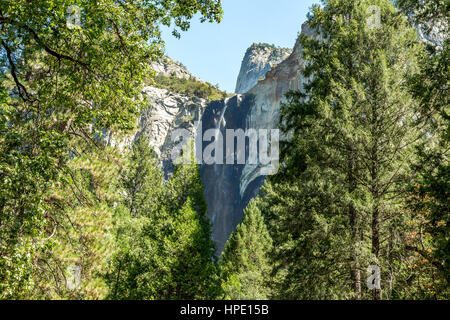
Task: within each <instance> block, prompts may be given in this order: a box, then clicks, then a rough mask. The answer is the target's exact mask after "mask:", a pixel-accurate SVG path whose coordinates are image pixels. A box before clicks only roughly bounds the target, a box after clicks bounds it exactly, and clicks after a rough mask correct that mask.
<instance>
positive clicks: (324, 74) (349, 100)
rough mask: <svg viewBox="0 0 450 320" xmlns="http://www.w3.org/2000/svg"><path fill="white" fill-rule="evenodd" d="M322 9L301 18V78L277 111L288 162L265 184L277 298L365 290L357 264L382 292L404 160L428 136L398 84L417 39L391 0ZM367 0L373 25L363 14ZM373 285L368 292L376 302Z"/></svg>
mask: <svg viewBox="0 0 450 320" xmlns="http://www.w3.org/2000/svg"><path fill="white" fill-rule="evenodd" d="M324 5H325V6H324V8H320V7H319V6H314V7H313V9H312V12H311V14H310V16H309V19H308V23H309V25H310V27H311V28H313V29H314V30H317V36H316V37H312V38H308V37H306V36H301V43H302V48H303V54H304V57H305V59H306V60H307V61H309V63H308V65H307V66H306V67H305V70H304V72H303V76H304V77H305V78H306V79H310V81H309V82H308V83H307V84H306V85H305V91H304V92H301V93H299V92H294V93H290V94H289V95H288V96H287V99H288V103H287V104H285V105H284V106H283V107H282V119H281V126H282V129H283V131H284V132H285V133H286V134H289V135H290V137H291V139H290V141H289V142H288V143H286V145H285V146H284V147H283V150H282V158H283V159H282V162H284V163H285V168H283V169H282V172H281V175H280V177H275V178H273V179H271V181H270V182H269V183H268V186H266V188H265V189H264V190H263V194H265V197H266V198H267V199H269V203H270V204H267V205H265V206H266V209H264V211H265V212H266V214H267V215H268V216H269V217H270V219H271V220H272V221H271V224H270V225H271V234H272V236H273V238H274V241H275V245H276V246H275V247H276V248H277V249H276V251H277V253H276V255H275V256H276V257H277V258H278V259H279V261H280V266H279V268H280V270H282V271H283V272H285V273H286V275H285V281H284V283H283V285H282V286H281V288H282V289H281V295H282V296H285V297H288V298H321V299H323V298H327V299H330V298H355V299H360V298H367V297H371V296H372V292H370V291H368V290H367V289H366V288H365V285H364V284H365V282H366V281H365V280H366V278H367V277H366V269H367V268H368V267H369V266H370V265H377V266H379V267H380V268H381V271H382V274H383V278H382V288H383V297H384V298H389V297H391V296H392V290H393V283H394V281H395V275H396V273H397V272H398V270H396V266H395V263H394V259H395V257H396V256H397V255H398V254H399V253H398V251H399V250H401V249H402V248H403V246H404V241H403V238H402V236H401V226H402V225H403V223H405V219H407V217H406V215H404V214H403V212H402V208H403V206H404V202H405V198H406V189H407V185H408V182H409V181H410V180H411V178H412V177H413V172H412V170H410V162H411V161H412V159H413V158H414V153H413V150H414V147H415V146H416V145H417V143H418V142H419V141H420V140H421V139H424V133H425V130H424V125H423V124H422V123H418V120H417V119H418V114H417V104H416V103H415V101H414V100H413V98H412V97H411V95H410V93H409V92H408V90H407V88H406V87H405V82H406V79H407V78H408V77H409V76H412V75H413V74H415V73H417V62H416V60H417V58H416V56H417V54H418V52H419V51H420V46H419V44H418V43H417V34H416V31H415V30H414V29H412V28H409V26H408V23H407V20H406V17H405V16H403V15H401V14H399V13H398V11H397V10H396V9H395V8H394V7H393V6H392V4H391V3H390V2H389V1H385V0H379V1H357V2H356V1H349V0H329V1H324ZM374 5H375V6H377V8H378V9H377V10H379V13H380V18H381V20H380V23H379V24H377V23H376V22H377V20H376V19H375V20H370V18H371V16H372V15H373V14H374V12H373V10H369V9H370V7H371V6H374ZM283 179H284V181H283ZM272 208H273V209H272ZM381 293H382V290H379V289H375V290H373V298H375V299H380V298H381V297H382V295H381Z"/></svg>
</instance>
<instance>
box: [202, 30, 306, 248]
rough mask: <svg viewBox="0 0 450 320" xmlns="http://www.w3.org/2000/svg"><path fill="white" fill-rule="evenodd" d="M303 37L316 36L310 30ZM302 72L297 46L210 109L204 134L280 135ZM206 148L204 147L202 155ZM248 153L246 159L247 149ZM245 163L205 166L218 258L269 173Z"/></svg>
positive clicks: (298, 45)
mask: <svg viewBox="0 0 450 320" xmlns="http://www.w3.org/2000/svg"><path fill="white" fill-rule="evenodd" d="M302 33H303V34H306V35H308V36H313V32H312V31H311V30H310V29H309V28H308V26H307V25H306V24H305V25H303V27H302ZM244 60H245V59H244ZM304 66H305V61H304V60H303V55H302V48H301V45H300V42H298V41H297V43H296V45H295V47H294V50H293V51H292V53H291V54H290V55H289V56H288V57H287V58H286V59H285V60H284V61H282V62H281V63H279V64H277V65H276V66H274V67H273V68H271V69H270V70H268V71H267V72H266V73H265V78H264V79H259V81H257V82H256V83H255V85H254V86H253V88H251V89H250V90H249V91H248V92H247V93H245V94H243V95H237V96H235V97H233V98H231V99H227V100H225V101H217V102H214V103H212V104H210V105H209V106H208V107H207V108H206V110H205V112H204V114H203V117H202V124H203V127H202V132H203V133H204V132H205V131H206V130H208V129H211V128H216V129H219V130H220V131H221V133H222V135H223V136H224V137H225V135H226V130H227V129H234V130H237V129H243V130H244V131H245V130H249V129H255V130H259V129H268V130H269V129H277V126H278V120H279V116H280V104H281V103H282V102H283V100H284V95H285V94H286V93H287V92H288V91H289V90H299V89H301V88H302V86H303V84H304V81H305V80H304V78H303V77H302V76H301V72H302V70H303V68H304ZM207 144H208V143H206V144H205V143H204V144H203V149H204V148H205V147H206V145H207ZM246 151H247V159H248V145H247V150H246ZM246 163H247V164H241V165H240V164H234V165H217V164H215V165H206V164H203V165H202V166H201V175H202V181H203V184H204V186H205V198H206V201H207V203H208V215H209V217H210V219H211V221H212V223H213V227H212V237H213V239H214V240H215V241H216V244H217V250H218V252H219V253H220V252H221V251H222V250H223V248H224V246H225V243H226V241H227V239H228V238H229V236H230V234H231V233H232V232H233V231H234V230H235V228H236V226H237V225H238V224H239V223H240V221H241V220H242V213H243V210H244V208H245V207H246V206H247V204H248V202H249V201H250V200H251V199H252V198H254V197H255V196H256V195H257V193H258V191H259V189H260V187H261V186H262V184H263V182H264V179H265V175H264V174H263V172H264V171H267V170H265V169H268V168H267V167H268V166H264V165H262V164H248V162H246ZM269 169H270V168H269Z"/></svg>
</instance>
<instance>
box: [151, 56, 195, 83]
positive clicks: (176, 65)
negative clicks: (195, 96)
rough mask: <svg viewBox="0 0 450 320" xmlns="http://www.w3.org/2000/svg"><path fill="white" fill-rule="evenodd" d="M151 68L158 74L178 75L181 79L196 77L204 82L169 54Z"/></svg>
mask: <svg viewBox="0 0 450 320" xmlns="http://www.w3.org/2000/svg"><path fill="white" fill-rule="evenodd" d="M151 68H152V69H153V70H154V71H155V72H156V73H157V74H158V75H163V76H166V77H177V78H180V79H194V80H196V81H199V82H203V81H202V80H200V79H199V78H197V77H195V76H193V75H192V74H191V73H190V72H189V71H188V70H187V69H186V67H185V66H183V65H182V64H181V63H180V62H177V61H174V60H172V59H171V58H170V57H168V56H164V57H162V58H161V59H159V61H155V62H153V63H152V64H151Z"/></svg>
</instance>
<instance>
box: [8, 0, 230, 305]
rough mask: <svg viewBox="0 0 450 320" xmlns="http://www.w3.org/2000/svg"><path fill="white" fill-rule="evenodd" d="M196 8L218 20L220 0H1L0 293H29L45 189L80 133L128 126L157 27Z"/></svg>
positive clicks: (88, 136) (184, 19)
mask: <svg viewBox="0 0 450 320" xmlns="http://www.w3.org/2000/svg"><path fill="white" fill-rule="evenodd" d="M74 6H77V7H78V8H79V10H78V9H77V7H74ZM197 13H199V14H200V17H201V19H202V20H203V21H206V20H207V21H211V22H213V21H220V19H221V13H222V11H221V6H220V1H216V0H193V1H188V2H186V1H180V0H148V1H147V0H133V1H121V0H120V1H115V0H101V1H93V0H82V1H73V0H52V1H47V0H45V1H44V0H42V1H40V0H37V1H26V0H19V1H16V0H11V1H9V0H8V1H2V2H1V3H0V104H1V109H0V221H1V224H0V266H1V271H0V297H6V298H26V297H27V296H28V292H29V290H31V287H32V284H31V282H30V277H31V274H32V271H31V270H32V268H31V264H32V261H33V259H34V256H35V253H36V252H37V251H38V250H40V249H41V248H42V247H43V246H45V241H41V240H39V239H45V238H46V237H47V236H50V234H47V229H46V228H47V225H50V226H51V225H52V222H51V221H49V219H48V216H49V215H48V214H47V213H48V212H49V211H52V209H51V205H50V204H48V203H47V202H46V199H45V192H46V191H47V190H48V189H50V188H52V187H53V186H54V185H55V183H57V181H58V180H60V179H63V178H65V177H66V175H67V174H68V170H69V168H68V165H67V162H68V161H69V159H70V157H71V156H73V155H77V156H78V155H79V154H80V152H83V150H82V148H81V149H80V148H79V146H78V144H80V143H81V142H80V141H90V142H91V143H94V144H95V143H96V142H95V140H93V138H94V137H95V136H96V135H97V136H98V135H100V134H101V133H102V132H103V129H113V130H129V129H131V128H133V127H134V125H135V120H136V117H137V116H138V114H139V111H140V109H141V108H142V107H143V106H146V102H145V100H144V99H142V98H141V97H140V92H141V90H140V89H141V87H142V85H143V82H144V79H148V78H149V74H150V73H151V70H149V68H148V66H149V65H150V62H151V60H155V59H156V58H157V57H158V56H159V55H160V54H161V52H162V47H163V41H162V39H161V34H160V29H159V28H160V26H161V25H167V26H170V25H174V26H175V29H174V33H175V34H177V35H179V31H184V30H187V29H188V28H189V21H190V19H191V18H193V17H194V15H195V14H197ZM77 14H79V15H78V16H77ZM68 21H69V22H71V23H68ZM49 229H51V228H50V227H49Z"/></svg>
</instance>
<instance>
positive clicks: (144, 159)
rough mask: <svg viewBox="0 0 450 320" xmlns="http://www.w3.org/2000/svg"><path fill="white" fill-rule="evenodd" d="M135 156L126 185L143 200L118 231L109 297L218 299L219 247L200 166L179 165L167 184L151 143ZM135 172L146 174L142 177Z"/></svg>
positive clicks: (140, 143) (109, 282)
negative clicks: (208, 209) (208, 210)
mask: <svg viewBox="0 0 450 320" xmlns="http://www.w3.org/2000/svg"><path fill="white" fill-rule="evenodd" d="M143 141H145V140H143ZM133 153H134V155H133V156H132V165H131V168H134V169H133V170H129V171H128V173H130V174H131V176H130V177H129V178H128V179H125V181H126V183H127V189H129V190H137V192H136V193H135V195H138V197H136V199H141V200H140V201H141V202H137V201H135V202H130V201H127V203H129V204H133V203H139V205H137V206H134V207H133V208H135V210H136V212H135V213H134V214H132V215H130V216H129V217H128V219H126V220H125V222H123V223H122V225H121V226H120V227H119V228H118V236H117V239H118V240H117V243H118V248H119V251H118V253H117V254H116V255H115V257H114V259H113V262H112V270H111V272H110V273H109V274H108V275H107V276H106V279H107V283H108V285H109V287H110V298H111V299H139V300H140V299H211V298H215V297H216V296H217V295H218V292H219V288H218V276H217V268H216V264H215V251H214V243H213V242H212V240H211V238H210V236H211V231H210V229H211V228H210V222H209V220H208V219H207V217H206V202H205V199H204V197H203V188H202V184H201V180H200V174H199V171H198V165H197V164H195V163H192V164H180V165H178V166H177V167H176V168H175V172H174V174H173V176H172V177H171V178H170V180H169V181H168V182H167V183H166V184H165V183H164V182H163V181H162V179H160V177H161V174H160V173H159V174H158V173H156V171H155V170H159V168H158V166H155V164H156V163H155V161H154V157H153V155H152V152H150V147H149V145H148V144H145V143H142V141H141V142H138V145H137V147H135V148H133ZM136 153H138V154H136ZM135 161H137V163H134V164H133V162H135ZM142 166H143V167H142ZM136 172H140V173H141V175H140V176H139V177H138V178H136ZM136 181H138V185H134V184H133V182H136ZM157 182H159V185H158V184H155V183H157ZM156 199H157V203H156V202H155V200H156ZM153 203H154V205H153ZM129 209H130V210H132V208H129ZM139 210H143V211H142V212H140V211H139Z"/></svg>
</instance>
